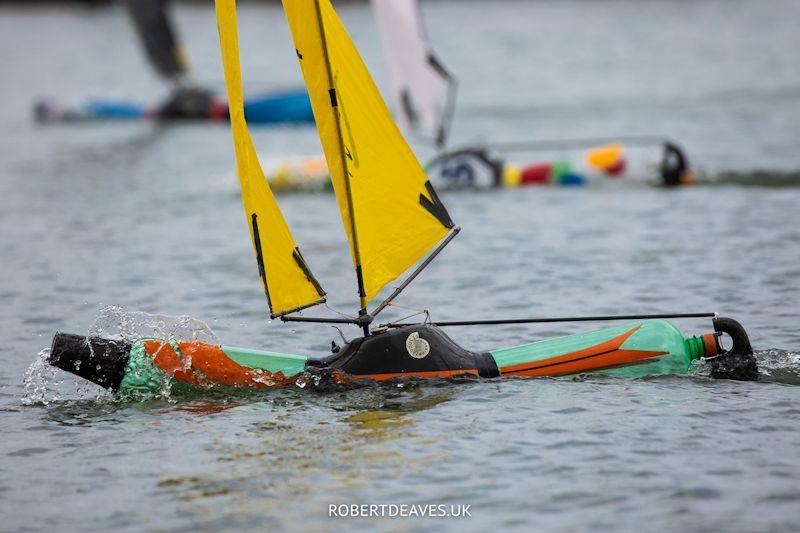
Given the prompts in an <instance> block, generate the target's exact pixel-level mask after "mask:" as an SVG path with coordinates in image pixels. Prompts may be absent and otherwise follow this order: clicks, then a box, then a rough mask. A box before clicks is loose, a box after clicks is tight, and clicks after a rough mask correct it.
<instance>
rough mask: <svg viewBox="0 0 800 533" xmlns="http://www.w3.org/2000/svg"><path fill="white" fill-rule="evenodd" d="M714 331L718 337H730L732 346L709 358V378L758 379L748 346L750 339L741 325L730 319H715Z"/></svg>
mask: <svg viewBox="0 0 800 533" xmlns="http://www.w3.org/2000/svg"><path fill="white" fill-rule="evenodd" d="M713 322H714V331H716V332H717V333H718V334H719V335H721V334H723V333H726V334H727V335H728V336H730V338H731V341H732V342H733V346H732V347H731V349H730V350H727V351H722V352H720V354H719V355H717V356H716V357H712V358H709V359H708V360H707V361H708V364H709V366H710V367H711V377H713V378H716V379H735V380H738V381H755V380H757V379H758V363H757V362H756V357H755V355H753V348H752V347H751V346H750V338H749V337H748V336H747V332H746V331H745V330H744V328H743V327H742V325H741V324H740V323H739V322H737V321H736V320H734V319H732V318H726V317H716V318H714V320H713Z"/></svg>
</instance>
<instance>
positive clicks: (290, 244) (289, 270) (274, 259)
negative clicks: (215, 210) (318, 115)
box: [216, 0, 325, 317]
mask: <svg viewBox="0 0 800 533" xmlns="http://www.w3.org/2000/svg"><path fill="white" fill-rule="evenodd" d="M216 8H217V26H218V29H219V40H220V46H221V48H222V63H223V66H224V68H225V83H226V85H227V88H228V105H229V108H230V117H231V128H232V130H233V145H234V149H235V152H236V165H237V170H238V174H239V181H240V182H241V186H242V202H243V203H244V210H245V214H246V215H247V224H248V226H249V227H250V235H251V237H252V239H253V247H254V248H255V252H256V259H257V261H258V267H259V272H260V275H261V281H262V283H263V285H264V291H265V292H266V294H267V298H268V300H269V306H270V311H271V314H272V316H273V317H275V316H279V315H284V314H286V313H290V312H292V311H296V310H299V309H303V308H306V307H309V306H311V305H314V304H318V303H322V302H324V301H325V292H324V291H323V290H322V288H321V287H320V286H319V283H317V281H316V279H314V276H313V275H312V274H311V271H310V270H309V269H308V266H307V265H306V263H305V260H304V259H303V256H302V255H301V254H300V250H299V248H298V247H297V244H295V241H294V238H293V237H292V233H291V231H290V230H289V226H288V225H287V224H286V220H285V219H284V218H283V213H281V210H280V208H279V207H278V203H277V202H276V201H275V196H273V194H272V191H271V190H270V188H269V185H268V184H267V180H266V178H265V177H264V171H263V170H262V169H261V165H260V164H259V162H258V156H257V155H256V150H255V147H254V146H253V141H252V139H251V138H250V131H249V130H248V129H247V123H246V122H245V118H244V98H243V95H242V74H241V67H240V65H239V37H238V31H237V27H236V1H235V0H216Z"/></svg>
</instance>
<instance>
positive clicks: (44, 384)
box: [22, 348, 64, 405]
mask: <svg viewBox="0 0 800 533" xmlns="http://www.w3.org/2000/svg"><path fill="white" fill-rule="evenodd" d="M48 357H50V348H45V349H44V350H42V351H40V352H39V353H38V354H37V355H36V359H34V361H33V363H31V366H29V367H28V370H27V371H26V372H25V378H23V380H22V385H23V387H24V388H25V394H24V395H23V396H22V404H23V405H37V404H41V405H47V404H48V403H50V402H54V401H57V400H59V399H60V397H59V395H58V392H57V391H56V389H55V388H56V387H57V386H58V385H60V384H61V383H63V381H64V380H60V381H59V380H58V379H57V370H56V369H55V368H53V367H52V366H50V365H49V364H48V363H47V359H48Z"/></svg>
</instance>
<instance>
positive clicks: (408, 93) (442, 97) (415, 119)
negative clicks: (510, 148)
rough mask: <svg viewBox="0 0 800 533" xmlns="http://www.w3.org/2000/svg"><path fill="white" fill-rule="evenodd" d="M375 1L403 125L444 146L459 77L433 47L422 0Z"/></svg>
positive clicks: (406, 128)
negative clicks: (428, 39)
mask: <svg viewBox="0 0 800 533" xmlns="http://www.w3.org/2000/svg"><path fill="white" fill-rule="evenodd" d="M371 1H372V7H373V10H374V12H375V18H376V20H377V23H378V31H379V32H380V35H381V40H382V42H383V49H384V54H385V56H386V61H387V63H389V69H390V74H391V78H392V88H393V92H394V98H395V102H396V103H397V118H398V119H399V122H400V125H401V126H402V127H403V129H405V130H406V131H415V132H418V133H421V134H422V135H424V136H426V137H431V138H433V139H434V140H435V141H436V143H437V145H439V146H442V145H444V143H445V140H446V137H447V129H448V122H449V120H450V118H451V117H450V116H451V114H452V105H453V100H452V98H453V96H454V94H453V92H452V91H454V89H455V81H454V80H453V78H452V76H451V75H450V74H449V73H448V72H447V70H446V69H445V68H444V66H443V65H442V63H441V62H440V61H439V60H438V59H437V58H436V56H435V55H434V54H433V52H432V51H431V49H430V45H429V44H428V42H427V38H426V36H425V29H424V28H423V25H422V13H421V12H420V7H419V3H418V0H371Z"/></svg>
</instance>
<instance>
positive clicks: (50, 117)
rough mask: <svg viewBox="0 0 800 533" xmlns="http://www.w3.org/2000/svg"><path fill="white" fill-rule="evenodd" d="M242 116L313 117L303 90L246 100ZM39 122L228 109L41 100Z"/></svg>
mask: <svg viewBox="0 0 800 533" xmlns="http://www.w3.org/2000/svg"><path fill="white" fill-rule="evenodd" d="M244 114H245V117H246V118H247V122H248V123H249V124H252V125H259V124H261V125H269V124H313V123H314V114H313V112H312V110H311V101H310V100H309V98H308V93H307V92H306V90H305V89H298V90H289V91H281V92H271V93H266V94H263V95H260V96H255V97H252V98H248V99H247V100H245V103H244ZM34 116H35V118H36V120H37V121H38V122H42V123H53V122H89V121H105V120H109V121H112V120H113V121H118V120H147V119H154V120H162V121H170V122H174V121H184V120H191V121H198V120H199V121H202V120H207V121H225V122H227V121H228V106H227V102H226V101H225V100H215V101H214V102H213V103H212V104H211V105H210V106H209V108H208V110H207V113H201V114H199V115H197V116H192V117H181V116H177V117H175V116H163V115H162V114H161V113H160V109H159V107H158V106H149V105H142V104H138V103H135V102H126V101H115V100H89V101H87V102H86V103H84V104H83V105H80V106H75V107H67V106H61V105H58V104H55V103H53V102H50V101H46V100H42V101H39V102H37V103H36V105H35V107H34Z"/></svg>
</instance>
